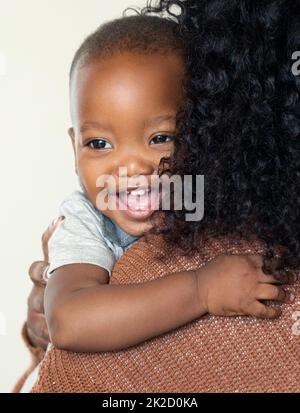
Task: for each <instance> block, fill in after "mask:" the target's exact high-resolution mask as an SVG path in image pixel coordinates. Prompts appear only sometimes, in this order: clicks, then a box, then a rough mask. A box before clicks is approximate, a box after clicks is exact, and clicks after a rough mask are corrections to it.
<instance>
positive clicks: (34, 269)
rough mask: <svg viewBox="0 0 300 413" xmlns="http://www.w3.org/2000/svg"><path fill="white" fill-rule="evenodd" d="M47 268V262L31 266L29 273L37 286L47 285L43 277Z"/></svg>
mask: <svg viewBox="0 0 300 413" xmlns="http://www.w3.org/2000/svg"><path fill="white" fill-rule="evenodd" d="M47 268H48V263H47V262H45V261H35V262H33V263H32V264H31V266H30V268H29V271H28V273H29V277H30V278H31V281H32V282H33V283H34V284H35V285H37V286H40V287H41V286H45V285H46V282H45V280H44V277H43V275H44V272H45V271H46V269H47Z"/></svg>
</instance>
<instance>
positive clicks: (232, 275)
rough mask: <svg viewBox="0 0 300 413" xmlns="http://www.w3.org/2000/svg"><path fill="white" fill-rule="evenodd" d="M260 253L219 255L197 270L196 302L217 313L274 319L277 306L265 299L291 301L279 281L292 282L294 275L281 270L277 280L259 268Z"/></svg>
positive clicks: (279, 311)
mask: <svg viewBox="0 0 300 413" xmlns="http://www.w3.org/2000/svg"><path fill="white" fill-rule="evenodd" d="M262 264H263V262H262V257H261V256H259V255H231V256H230V255H228V256H227V255H222V256H219V257H217V258H216V259H214V260H212V261H211V262H210V263H209V264H207V265H206V266H205V267H202V268H200V269H199V270H197V271H196V276H197V282H198V295H199V302H202V303H205V308H206V310H207V312H208V313H210V314H213V315H217V316H238V315H246V316H247V315H248V316H253V317H258V318H276V317H279V316H280V314H281V310H280V308H275V307H271V306H269V305H266V304H265V301H277V302H281V303H292V302H293V300H294V297H293V295H292V294H291V293H289V292H287V291H285V290H284V289H283V288H282V286H281V285H279V284H292V283H294V282H295V281H296V279H297V278H296V275H294V274H292V273H291V272H288V271H286V272H284V274H282V276H281V280H280V282H279V281H278V279H276V278H275V277H273V276H271V275H266V274H264V273H263V271H262Z"/></svg>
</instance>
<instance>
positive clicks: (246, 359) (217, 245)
mask: <svg viewBox="0 0 300 413" xmlns="http://www.w3.org/2000/svg"><path fill="white" fill-rule="evenodd" d="M163 245H164V243H163V242H162V240H161V238H159V237H156V236H151V238H149V242H148V243H145V241H140V242H138V243H137V244H136V245H134V246H133V247H132V248H131V249H130V250H129V251H127V253H126V254H125V255H124V256H123V257H122V259H121V260H120V262H119V263H118V265H117V266H116V268H115V271H114V274H113V278H112V283H114V284H124V283H136V282H144V281H145V280H150V279H153V278H158V277H161V276H163V274H164V273H165V272H166V270H167V272H175V271H178V270H185V269H193V268H195V267H197V266H199V265H203V264H204V263H205V262H208V261H209V260H210V259H212V258H213V257H214V256H216V255H219V254H222V253H224V252H225V251H226V252H227V253H228V252H229V253H232V254H240V253H244V254H255V253H262V252H263V246H262V244H260V243H251V244H250V243H246V242H238V241H229V240H228V241H221V240H219V241H212V242H210V243H209V245H206V246H205V247H203V248H202V250H201V253H200V254H197V255H195V256H194V257H183V256H180V255H179V254H176V251H174V250H170V249H168V250H165V251H163V249H164V247H163ZM162 252H165V253H166V254H165V256H164V257H163V258H162V257H161V253H162ZM137 274H143V279H141V278H139V279H138V278H137ZM290 289H292V290H293V292H295V295H296V300H295V302H294V304H292V305H291V304H289V305H282V309H283V314H282V316H281V317H280V319H277V320H272V321H270V320H258V319H251V318H245V317H235V318H221V317H212V316H206V317H203V318H201V319H200V320H198V321H195V322H193V323H191V324H189V325H187V326H185V327H183V328H180V329H177V330H176V331H174V332H171V333H169V334H165V335H164V336H161V337H158V338H156V339H153V340H149V341H148V342H145V343H144V344H142V345H139V346H136V347H132V348H130V349H127V350H124V351H121V352H112V353H101V354H100V353H98V354H76V353H69V352H65V351H60V350H56V349H51V350H50V352H48V354H47V355H46V358H45V360H44V361H43V364H42V367H41V371H40V377H39V380H38V382H37V384H36V385H35V387H34V389H33V392H299V391H300V339H299V338H300V337H299V335H300V283H299V282H297V283H296V284H295V285H294V286H292V287H290ZM297 317H298V318H299V321H297ZM298 324H299V327H298ZM297 334H298V335H297Z"/></svg>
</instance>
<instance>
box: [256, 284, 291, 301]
mask: <svg viewBox="0 0 300 413" xmlns="http://www.w3.org/2000/svg"><path fill="white" fill-rule="evenodd" d="M256 299H257V300H269V301H280V302H282V303H287V304H289V303H292V302H293V301H294V299H295V296H294V295H293V294H292V293H290V292H289V291H286V290H284V289H283V288H282V287H279V286H276V285H272V284H259V285H258V288H257V292H256Z"/></svg>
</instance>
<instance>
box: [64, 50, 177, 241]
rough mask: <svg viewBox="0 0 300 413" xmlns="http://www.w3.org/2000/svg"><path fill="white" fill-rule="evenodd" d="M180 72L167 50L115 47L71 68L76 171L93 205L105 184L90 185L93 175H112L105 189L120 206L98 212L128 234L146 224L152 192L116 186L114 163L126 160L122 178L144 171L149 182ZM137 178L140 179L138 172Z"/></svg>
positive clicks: (169, 127)
mask: <svg viewBox="0 0 300 413" xmlns="http://www.w3.org/2000/svg"><path fill="white" fill-rule="evenodd" d="M183 76H184V63H183V60H182V59H181V58H180V57H179V56H177V55H176V54H171V53H170V54H168V55H165V56H164V55H162V54H159V53H155V54H150V55H140V54H131V53H124V54H117V55H114V56H113V57H110V58H107V59H98V60H97V61H95V62H93V63H90V64H88V65H86V66H84V67H82V68H79V69H77V70H76V71H75V73H74V75H73V80H72V83H71V111H72V119H73V127H72V128H71V129H70V130H69V134H70V136H71V139H72V143H73V147H74V152H75V159H76V173H77V174H78V176H79V178H80V180H81V182H82V184H83V185H84V187H85V190H86V192H87V195H88V197H89V199H90V200H91V201H92V202H93V204H94V206H95V207H96V208H98V209H99V203H98V202H97V195H98V194H99V192H100V191H101V189H103V188H99V187H97V185H96V183H97V180H98V178H99V177H100V176H103V175H110V176H112V177H113V178H114V179H115V180H116V184H117V193H116V194H115V195H113V194H112V195H111V196H115V198H116V205H117V206H118V208H117V210H102V212H103V214H105V215H106V216H108V217H109V218H111V219H112V220H113V221H114V222H115V223H116V224H118V225H119V226H120V227H121V228H122V229H123V230H124V231H126V232H127V233H129V234H131V235H134V236H140V235H142V234H144V233H145V232H146V231H148V230H149V229H150V227H151V224H150V217H151V215H152V214H153V212H154V211H153V204H154V202H153V197H154V196H157V194H154V193H153V194H151V192H146V191H145V193H143V192H140V193H139V195H137V193H136V192H132V193H131V191H130V190H129V192H127V197H124V196H123V195H124V194H123V193H122V192H120V193H118V185H119V183H120V180H119V168H120V167H124V168H127V177H128V178H130V177H139V176H141V175H142V176H145V178H146V180H147V182H148V183H149V184H150V180H151V176H153V175H156V174H157V168H158V165H159V163H160V160H161V158H162V157H165V156H169V155H170V154H171V152H172V150H173V148H174V136H175V133H176V129H175V128H176V114H177V112H178V109H179V106H180V104H181V103H182V99H183V97H182V81H183ZM133 181H134V180H133ZM136 182H137V183H136V186H137V187H138V186H139V185H140V184H139V183H138V182H140V181H139V179H137V180H136ZM133 186H135V185H133ZM151 199H152V203H151V202H150V201H151ZM151 204H152V205H151ZM120 205H122V208H120Z"/></svg>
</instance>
